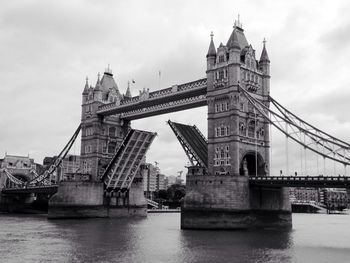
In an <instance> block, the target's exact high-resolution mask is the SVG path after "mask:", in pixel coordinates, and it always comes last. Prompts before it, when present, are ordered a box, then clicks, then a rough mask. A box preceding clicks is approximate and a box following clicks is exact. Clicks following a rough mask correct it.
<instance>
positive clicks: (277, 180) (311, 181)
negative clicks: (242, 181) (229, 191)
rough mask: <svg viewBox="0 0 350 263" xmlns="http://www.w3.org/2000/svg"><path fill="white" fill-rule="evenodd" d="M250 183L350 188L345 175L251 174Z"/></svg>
mask: <svg viewBox="0 0 350 263" xmlns="http://www.w3.org/2000/svg"><path fill="white" fill-rule="evenodd" d="M249 183H250V185H256V186H274V187H315V188H350V177H347V176H253V177H250V178H249Z"/></svg>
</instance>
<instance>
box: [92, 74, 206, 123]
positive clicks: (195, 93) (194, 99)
mask: <svg viewBox="0 0 350 263" xmlns="http://www.w3.org/2000/svg"><path fill="white" fill-rule="evenodd" d="M206 94H207V79H206V78H203V79H199V80H196V81H192V82H188V83H184V84H181V85H174V86H172V87H169V88H166V89H161V90H157V91H153V92H149V91H148V90H143V91H140V95H139V96H135V97H132V98H130V99H126V100H123V101H121V103H120V105H118V104H116V103H110V104H104V105H101V106H100V107H99V109H98V111H97V114H99V115H103V116H109V115H113V114H120V118H121V119H128V120H135V119H140V118H145V117H150V116H154V115H159V114H164V113H169V112H175V111H180V110H185V109H190V108H195V107H201V106H205V105H207V97H206Z"/></svg>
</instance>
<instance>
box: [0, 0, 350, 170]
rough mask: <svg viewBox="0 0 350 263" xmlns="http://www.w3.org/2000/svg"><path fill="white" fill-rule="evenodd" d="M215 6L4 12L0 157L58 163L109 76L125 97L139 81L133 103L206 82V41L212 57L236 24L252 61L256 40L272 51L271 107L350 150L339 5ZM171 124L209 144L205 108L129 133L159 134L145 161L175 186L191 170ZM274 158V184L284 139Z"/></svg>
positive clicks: (343, 8)
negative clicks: (92, 93) (92, 92)
mask: <svg viewBox="0 0 350 263" xmlns="http://www.w3.org/2000/svg"><path fill="white" fill-rule="evenodd" d="M220 4H222V7H225V8H221V9H220V10H221V11H220V14H217V13H216V12H214V11H213V3H212V1H157V0H155V1H147V2H140V1H95V0H89V1H79V0H74V1H65V2H62V1H61V2H58V1H56V2H47V1H38V0H28V1H25V2H23V1H7V2H4V3H2V7H1V10H0V30H1V35H0V42H1V49H0V57H1V60H0V80H1V86H0V153H1V154H2V153H3V152H5V150H7V151H8V153H16V154H19V155H21V154H22V155H26V154H27V153H28V152H30V154H31V155H32V156H33V157H34V158H35V160H36V161H37V162H41V161H42V159H43V157H45V156H50V155H54V154H57V153H58V152H59V151H60V149H61V148H62V147H63V145H64V144H65V143H66V142H67V141H68V139H69V137H70V136H71V135H72V133H73V132H74V130H75V128H76V127H77V125H78V124H79V122H80V111H81V109H80V105H81V92H82V89H83V87H84V81H85V80H84V79H85V76H88V77H89V79H90V83H92V84H94V83H95V81H96V76H97V72H98V71H101V72H102V71H103V70H104V68H105V67H106V66H107V64H111V67H112V69H113V73H114V76H115V79H116V81H117V84H118V86H119V88H120V90H121V91H122V92H125V89H126V85H127V82H128V80H130V79H135V80H136V84H135V85H134V86H132V93H133V94H134V95H136V94H137V93H138V90H139V89H142V88H143V87H146V88H150V90H156V89H158V88H159V86H160V87H162V88H164V87H169V86H171V85H173V84H181V83H183V82H187V81H192V80H195V79H199V78H202V77H204V76H205V70H206V58H205V54H206V52H207V49H208V45H209V34H210V31H211V30H213V31H214V33H215V37H214V40H215V44H216V46H218V45H219V43H220V42H223V43H225V42H226V41H227V39H228V37H229V35H230V33H231V30H232V25H233V21H234V18H235V17H236V15H237V13H240V14H241V19H242V21H243V25H244V29H245V34H246V36H247V39H248V41H249V43H251V44H252V45H253V48H255V49H256V50H257V52H256V53H257V55H258V57H259V55H260V52H261V48H262V43H261V41H262V39H263V38H264V37H266V38H267V40H268V42H267V47H268V53H269V56H270V59H271V74H272V78H271V92H272V96H273V97H274V98H275V99H277V100H278V101H279V102H281V103H282V104H283V105H285V106H286V107H287V108H289V109H291V110H292V111H293V112H296V113H297V114H298V115H299V116H301V117H302V118H305V119H307V120H311V121H312V123H313V124H314V125H316V126H320V127H322V128H324V129H326V130H327V131H330V132H331V133H333V132H334V134H336V135H337V136H339V137H341V138H344V139H345V140H348V139H350V138H349V135H348V134H350V133H349V121H348V119H347V116H346V114H344V113H346V112H348V111H349V108H348V106H347V98H348V97H349V95H350V94H349V93H348V92H347V86H348V83H349V76H348V66H347V64H348V63H347V58H348V57H349V55H350V50H349V48H348V46H349V45H348V44H349V41H350V40H349V36H348V35H347V34H346V32H347V31H348V30H349V29H350V26H349V25H350V18H349V17H348V10H349V4H348V3H347V1H339V2H337V3H333V2H332V1H323V2H322V4H319V3H318V1H308V2H307V3H306V2H305V1H292V2H291V1H278V2H276V1H272V0H268V1H264V4H262V2H261V1H249V2H247V1H240V0H238V1H235V2H234V3H233V2H232V1H228V0H227V1H221V2H220ZM316 18H317V19H316ZM159 70H161V72H162V74H161V75H162V77H161V79H160V82H159V79H158V71H159ZM169 118H170V119H171V120H174V121H178V122H182V123H187V124H196V125H197V126H198V127H199V128H200V130H201V131H202V132H203V133H204V134H205V135H206V134H207V115H206V108H205V107H204V108H199V109H193V110H189V111H185V112H180V113H173V114H170V115H161V116H158V117H152V118H148V119H145V120H138V121H135V122H133V124H132V126H133V127H135V128H140V129H146V130H153V131H157V132H158V137H157V139H156V140H155V141H154V144H153V145H152V147H151V150H150V152H149V155H148V160H149V161H151V162H153V161H155V160H156V161H158V162H160V167H161V169H162V170H164V171H167V172H168V173H169V174H176V172H177V171H179V170H184V165H185V164H186V163H187V158H186V156H185V154H184V152H183V150H182V148H181V146H180V144H179V143H178V141H177V139H176V138H175V136H174V135H173V133H172V131H171V129H170V128H169V127H168V126H167V125H166V124H165V122H166V121H167V120H168V119H169ZM291 147H292V146H291ZM75 152H76V153H78V152H79V143H77V144H76V146H75ZM272 152H273V156H272V160H273V171H275V172H278V171H279V169H280V167H283V166H284V163H285V161H284V159H285V158H284V155H283V153H284V152H285V150H284V137H283V136H278V135H277V134H276V135H274V134H273V151H272ZM297 153H298V148H296V150H293V149H292V148H291V156H293V157H291V159H292V158H294V159H295V163H297V165H296V167H297V166H298V165H299V163H300V161H299V160H298V158H299V157H298V156H300V155H298V154H297ZM299 159H300V158H299ZM309 166H310V167H311V161H310V165H309ZM291 167H292V165H291Z"/></svg>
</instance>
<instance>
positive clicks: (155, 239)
mask: <svg viewBox="0 0 350 263" xmlns="http://www.w3.org/2000/svg"><path fill="white" fill-rule="evenodd" d="M0 262H135V263H137V262H166V263H175V262H200V263H205V262H211V263H213V262H214V263H215V262H220V263H221V262H332V263H336V262H350V215H326V214H293V229H292V230H291V231H273V230H269V231H199V230H180V214H149V215H148V218H147V219H133V220H127V219H122V220H121V219H85V220H47V219H46V217H45V216H24V215H0Z"/></svg>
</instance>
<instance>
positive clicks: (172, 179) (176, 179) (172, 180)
mask: <svg viewBox="0 0 350 263" xmlns="http://www.w3.org/2000/svg"><path fill="white" fill-rule="evenodd" d="M183 183H184V182H183V179H182V178H181V175H178V176H175V175H169V176H167V177H166V178H165V188H169V187H170V186H172V185H174V184H183Z"/></svg>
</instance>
